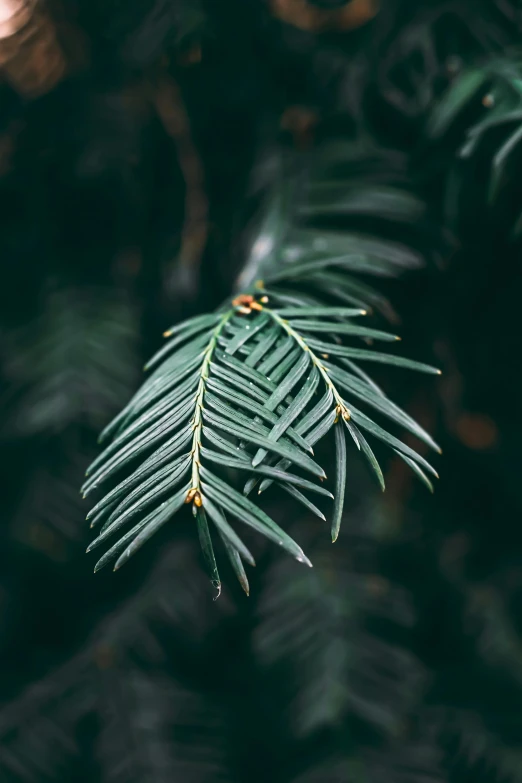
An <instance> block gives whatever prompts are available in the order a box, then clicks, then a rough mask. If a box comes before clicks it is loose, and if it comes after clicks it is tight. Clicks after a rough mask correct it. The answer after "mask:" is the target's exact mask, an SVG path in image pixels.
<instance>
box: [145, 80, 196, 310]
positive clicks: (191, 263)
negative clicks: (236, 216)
mask: <svg viewBox="0 0 522 783" xmlns="http://www.w3.org/2000/svg"><path fill="white" fill-rule="evenodd" d="M154 103H155V106H156V110H157V112H158V116H159V117H160V119H161V122H162V123H163V127H164V128H165V131H166V132H167V133H168V135H169V136H170V137H171V138H172V139H173V141H174V143H175V145H176V149H177V153H178V161H179V166H180V169H181V173H182V175H183V178H184V180H185V217H184V225H183V231H182V235H181V248H180V252H179V257H178V271H179V272H180V273H181V274H180V280H177V281H176V282H177V284H178V287H181V288H182V289H184V292H185V293H186V294H188V295H191V294H194V293H195V290H196V286H197V282H198V277H199V272H200V266H201V259H202V256H203V253H204V251H205V247H206V244H207V236H208V201H207V196H206V192H205V177H204V171H203V165H202V163H201V160H200V157H199V155H198V151H197V149H196V146H195V144H194V142H193V140H192V134H191V130H190V120H189V117H188V114H187V110H186V108H185V104H184V102H183V98H182V95H181V92H180V90H179V87H178V85H177V84H176V82H175V81H174V80H173V79H172V78H170V77H169V76H167V75H162V76H161V77H160V78H159V81H158V82H157V84H156V87H155V90H154Z"/></svg>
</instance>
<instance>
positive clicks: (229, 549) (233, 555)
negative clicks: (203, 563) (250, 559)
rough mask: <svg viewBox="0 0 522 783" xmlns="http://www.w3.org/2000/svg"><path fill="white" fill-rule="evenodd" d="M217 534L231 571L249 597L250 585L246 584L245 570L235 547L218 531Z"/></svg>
mask: <svg viewBox="0 0 522 783" xmlns="http://www.w3.org/2000/svg"><path fill="white" fill-rule="evenodd" d="M218 532H219V535H220V537H221V540H222V541H223V545H224V547H225V551H226V553H227V556H228V559H229V560H230V565H231V566H232V569H233V571H234V573H235V575H236V576H237V578H238V580H239V584H240V585H241V587H242V588H243V590H244V591H245V593H246V594H247V595H250V585H249V583H248V578H247V575H246V572H245V568H244V566H243V562H242V560H241V557H240V555H239V552H238V551H237V549H236V548H235V547H233V546H232V544H231V543H230V541H229V540H228V539H227V538H226V537H225V536H224V535H223V533H222V532H221V530H218Z"/></svg>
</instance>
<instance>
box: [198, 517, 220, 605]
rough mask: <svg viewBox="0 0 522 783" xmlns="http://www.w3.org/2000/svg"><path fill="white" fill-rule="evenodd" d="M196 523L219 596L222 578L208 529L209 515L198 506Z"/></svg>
mask: <svg viewBox="0 0 522 783" xmlns="http://www.w3.org/2000/svg"><path fill="white" fill-rule="evenodd" d="M196 524H197V528H198V536H199V543H200V544H201V549H202V551H203V557H204V558H205V563H206V565H207V568H208V571H209V575H210V581H211V582H212V586H213V587H215V588H216V590H217V591H218V594H217V596H216V598H219V595H220V593H221V580H220V578H219V572H218V568H217V563H216V557H215V555H214V547H213V546H212V539H211V537H210V530H209V529H208V522H207V515H206V514H205V511H204V509H203V508H198V509H197V511H196Z"/></svg>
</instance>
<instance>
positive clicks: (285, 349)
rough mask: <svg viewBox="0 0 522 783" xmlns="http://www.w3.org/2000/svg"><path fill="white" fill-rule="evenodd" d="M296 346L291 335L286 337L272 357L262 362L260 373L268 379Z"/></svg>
mask: <svg viewBox="0 0 522 783" xmlns="http://www.w3.org/2000/svg"><path fill="white" fill-rule="evenodd" d="M294 346H295V341H294V339H293V337H291V336H290V335H287V336H285V337H284V339H283V341H282V343H281V345H279V346H278V347H277V348H276V349H275V351H274V352H273V353H272V354H271V356H268V358H267V359H265V361H264V362H262V364H261V365H260V366H259V367H258V369H259V372H260V373H263V374H264V375H266V376H267V377H268V376H270V373H271V372H272V370H273V369H274V367H277V366H278V365H280V364H281V362H282V361H283V360H284V358H285V356H286V355H287V354H288V353H289V352H290V351H291V350H292V349H293V348H294Z"/></svg>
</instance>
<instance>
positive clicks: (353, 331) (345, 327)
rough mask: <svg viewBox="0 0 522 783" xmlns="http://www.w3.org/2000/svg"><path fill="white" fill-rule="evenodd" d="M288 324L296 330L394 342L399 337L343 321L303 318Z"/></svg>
mask: <svg viewBox="0 0 522 783" xmlns="http://www.w3.org/2000/svg"><path fill="white" fill-rule="evenodd" d="M290 325H291V326H292V328H293V329H295V330H296V331H297V332H330V333H331V334H348V335H352V336H353V337H364V338H371V339H374V340H385V341H388V342H395V341H396V340H399V339H400V338H399V337H397V335H395V334H389V333H388V332H381V331H379V330H378V329H367V328H365V327H364V326H353V325H352V324H344V323H337V322H333V323H328V322H327V321H307V320H305V319H295V320H293V321H290Z"/></svg>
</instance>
